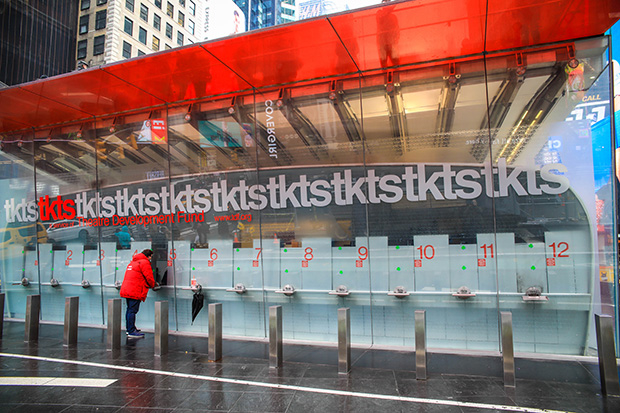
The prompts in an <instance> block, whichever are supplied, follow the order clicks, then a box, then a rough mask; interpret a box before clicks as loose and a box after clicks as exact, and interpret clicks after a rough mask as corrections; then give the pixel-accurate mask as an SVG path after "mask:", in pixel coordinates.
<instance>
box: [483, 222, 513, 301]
mask: <svg viewBox="0 0 620 413" xmlns="http://www.w3.org/2000/svg"><path fill="white" fill-rule="evenodd" d="M477 243H478V245H477V250H478V262H477V265H478V288H480V291H497V286H496V284H497V282H496V277H495V275H496V265H497V276H498V277H497V278H498V279H499V291H501V292H517V261H516V259H517V258H516V255H515V236H514V234H513V233H499V234H495V235H494V234H478V235H477Z"/></svg>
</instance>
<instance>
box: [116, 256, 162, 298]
mask: <svg viewBox="0 0 620 413" xmlns="http://www.w3.org/2000/svg"><path fill="white" fill-rule="evenodd" d="M153 287H155V278H153V269H152V268H151V262H150V261H149V260H148V258H146V256H145V255H144V254H142V253H138V254H136V255H134V256H133V259H132V260H131V262H130V263H129V265H128V266H127V271H125V278H124V279H123V285H122V286H121V297H123V298H133V299H134V300H140V301H144V300H146V295H147V294H148V292H149V288H153Z"/></svg>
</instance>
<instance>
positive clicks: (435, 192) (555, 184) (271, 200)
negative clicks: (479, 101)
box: [4, 148, 570, 222]
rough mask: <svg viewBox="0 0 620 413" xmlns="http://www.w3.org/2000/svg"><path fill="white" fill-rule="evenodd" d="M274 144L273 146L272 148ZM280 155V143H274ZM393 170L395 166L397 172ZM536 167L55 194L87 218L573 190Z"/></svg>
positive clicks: (11, 212) (22, 214)
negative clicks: (104, 192) (278, 147)
mask: <svg viewBox="0 0 620 413" xmlns="http://www.w3.org/2000/svg"><path fill="white" fill-rule="evenodd" d="M271 150H272V148H270V149H269V151H270V153H271ZM273 151H275V152H274V154H276V155H277V148H273ZM394 169H395V168H394V167H391V168H390V170H391V171H392V170H394ZM537 173H538V172H537V171H535V170H533V169H525V168H522V167H512V168H510V167H508V166H507V165H506V160H505V159H503V158H502V159H499V160H498V162H497V167H496V168H493V167H492V166H491V165H490V164H489V163H485V164H483V165H481V166H479V167H477V168H463V167H455V166H454V165H451V164H433V165H431V164H423V163H420V164H414V165H409V166H406V167H404V168H403V169H402V170H401V171H399V172H395V173H389V174H384V175H381V174H379V173H378V172H377V171H376V170H374V169H368V170H367V171H366V173H365V175H364V174H357V175H356V172H355V170H354V169H344V170H337V171H334V172H331V173H324V172H323V173H321V178H320V179H318V178H317V179H314V180H311V179H309V178H308V175H304V174H302V175H298V176H297V177H295V176H294V175H293V174H292V173H288V174H284V173H281V171H280V173H278V174H277V175H275V176H271V177H268V184H267V185H247V184H246V181H245V179H240V180H239V181H238V182H236V183H233V182H231V181H230V178H229V179H228V180H227V179H222V180H218V181H216V182H212V183H210V184H205V183H202V184H200V187H199V188H198V189H194V188H192V185H190V184H188V183H183V184H182V185H176V186H175V185H172V186H171V187H169V186H162V187H160V188H159V189H158V190H157V189H155V190H153V191H152V192H145V189H144V188H141V187H140V188H132V187H126V188H121V189H115V190H114V193H113V195H112V193H111V191H108V193H107V194H105V195H103V194H98V193H95V194H92V193H89V192H85V191H84V192H79V193H76V194H73V195H71V196H65V197H60V196H59V197H58V198H59V199H58V200H56V201H54V202H56V203H63V202H69V203H71V202H75V206H76V212H77V216H78V217H80V218H82V219H93V218H109V217H113V216H117V217H135V216H153V215H159V214H162V213H163V214H166V215H168V214H177V213H179V212H182V213H188V214H195V213H205V212H208V211H211V210H212V211H214V212H227V211H250V210H254V211H256V210H262V209H265V208H271V209H274V210H277V209H284V208H308V207H312V206H314V207H325V206H328V205H330V204H336V205H342V206H344V205H353V204H379V203H390V204H391V203H396V202H400V201H402V200H406V201H407V202H418V201H424V200H426V199H429V198H431V197H432V198H434V199H435V200H437V201H441V200H444V199H476V198H479V197H481V196H485V195H486V196H488V197H496V198H502V197H508V196H511V195H516V196H528V195H529V196H538V195H542V194H543V193H544V194H548V195H558V194H562V193H564V192H566V191H568V189H569V188H570V183H569V180H568V177H567V176H566V175H565V174H566V173H567V168H566V166H565V165H562V164H549V165H545V166H543V167H542V169H541V170H540V173H539V176H540V177H539V178H538V177H537ZM4 210H5V217H6V221H7V222H34V221H36V220H37V218H38V217H39V211H38V208H37V204H36V203H35V201H34V200H33V201H27V200H26V199H21V200H15V199H6V200H5V201H4Z"/></svg>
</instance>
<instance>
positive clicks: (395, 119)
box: [385, 72, 409, 155]
mask: <svg viewBox="0 0 620 413" xmlns="http://www.w3.org/2000/svg"><path fill="white" fill-rule="evenodd" d="M396 77H397V74H394V72H387V74H386V82H385V100H386V102H387V107H388V122H389V123H390V132H391V134H392V140H393V142H394V148H395V150H396V153H397V154H398V155H402V154H403V153H405V152H406V150H407V142H406V139H407V137H408V136H409V131H408V128H407V116H406V114H405V103H404V101H403V96H402V92H401V87H400V83H399V82H398V79H397V78H396Z"/></svg>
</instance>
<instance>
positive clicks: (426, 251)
mask: <svg viewBox="0 0 620 413" xmlns="http://www.w3.org/2000/svg"><path fill="white" fill-rule="evenodd" d="M416 250H418V251H420V260H422V259H424V258H426V259H427V260H432V259H433V258H435V247H433V246H432V245H425V246H422V245H420V246H419V247H418V248H416Z"/></svg>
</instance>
